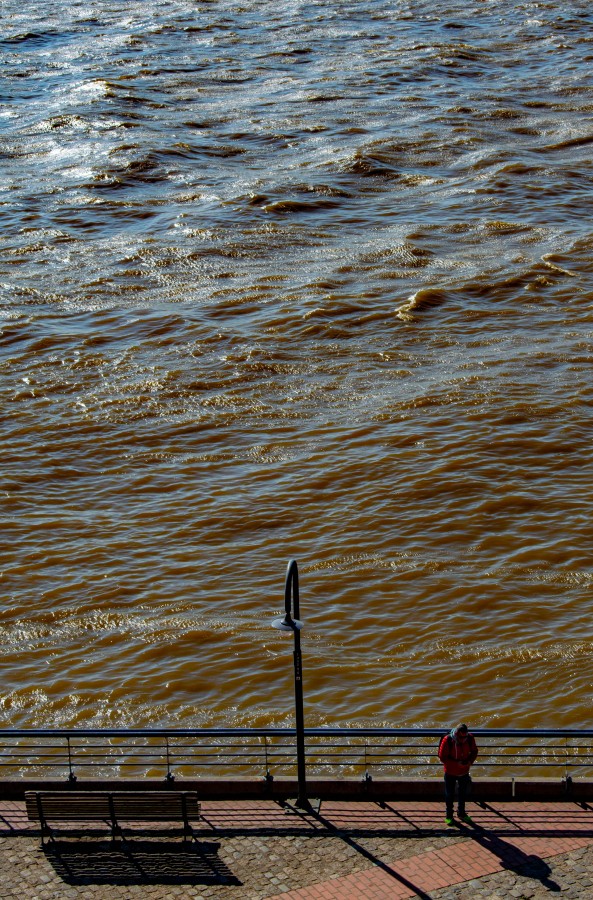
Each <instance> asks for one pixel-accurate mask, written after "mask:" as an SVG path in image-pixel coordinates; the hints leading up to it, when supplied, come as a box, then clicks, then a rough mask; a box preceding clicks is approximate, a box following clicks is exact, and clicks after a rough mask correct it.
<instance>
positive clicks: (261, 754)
mask: <svg viewBox="0 0 593 900" xmlns="http://www.w3.org/2000/svg"><path fill="white" fill-rule="evenodd" d="M472 733H473V734H474V736H475V738H476V740H477V743H478V746H479V750H480V755H479V757H478V759H477V761H476V763H475V765H474V768H473V770H472V771H473V772H475V773H476V774H477V775H478V776H479V775H480V774H481V775H486V774H488V775H492V776H505V777H510V776H513V777H521V776H523V777H525V776H548V777H560V778H568V777H569V776H570V777H571V778H574V777H579V776H581V777H587V776H588V775H591V774H592V773H593V730H590V731H589V730H551V729H535V730H533V729H531V730H520V729H475V730H473V731H472ZM443 734H444V730H443V729H436V728H308V729H305V755H306V766H307V774H308V776H310V777H311V776H316V777H323V776H327V777H332V776H334V775H339V776H342V777H362V778H364V779H367V780H368V779H370V778H374V777H380V776H383V777H393V778H401V777H416V776H422V775H438V774H439V773H440V771H441V769H440V764H439V761H438V758H437V747H438V742H439V739H440V737H442V735H443ZM296 771H297V754H296V731H295V729H289V728H287V729H273V728H255V729H248V728H216V729H100V730H98V729H34V730H33V729H0V778H2V777H3V778H19V777H28V778H30V777H46V778H47V777H51V778H62V777H64V778H66V779H69V780H70V781H75V780H76V779H77V778H97V777H98V778H102V777H105V778H122V777H129V778H137V777H151V778H165V779H167V780H169V781H172V780H173V779H174V778H176V777H177V778H184V777H186V778H196V777H202V778H203V777H212V776H231V775H233V776H236V775H242V776H250V777H254V778H267V779H268V780H270V779H272V778H274V777H275V776H293V775H294V774H295V773H296Z"/></svg>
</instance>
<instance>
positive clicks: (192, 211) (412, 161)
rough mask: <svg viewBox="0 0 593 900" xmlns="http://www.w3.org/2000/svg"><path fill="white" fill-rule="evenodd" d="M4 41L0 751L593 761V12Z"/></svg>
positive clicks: (119, 8)
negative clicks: (448, 752) (135, 743)
mask: <svg viewBox="0 0 593 900" xmlns="http://www.w3.org/2000/svg"><path fill="white" fill-rule="evenodd" d="M0 16H1V17H0V28H1V40H0V56H1V60H2V61H1V68H0V74H1V76H2V94H3V97H4V102H3V105H2V107H1V108H0V129H1V133H0V161H1V169H0V172H1V174H0V180H1V186H0V226H1V227H0V247H1V253H0V282H1V287H0V289H1V296H2V305H1V310H0V314H1V355H0V365H1V379H0V391H1V402H2V430H1V432H0V453H1V457H0V458H1V460H2V467H1V472H2V481H1V485H0V492H1V493H0V496H1V498H2V506H3V527H2V545H3V546H2V557H3V559H2V566H1V569H2V577H1V581H0V584H1V596H0V652H1V660H2V673H3V674H2V681H1V683H0V696H1V699H0V722H2V723H4V724H12V725H22V726H24V725H28V726H40V725H47V726H50V725H101V726H116V725H138V726H140V725H171V726H175V725H177V726H181V725H187V726H190V725H226V724H229V725H255V726H260V725H267V724H277V725H287V724H291V722H292V699H291V678H292V660H291V652H290V651H291V641H290V638H288V640H287V639H286V638H285V637H284V636H283V635H281V634H280V633H278V632H277V631H274V630H273V629H271V628H270V627H269V621H270V619H271V618H272V617H273V616H274V615H275V614H276V613H277V612H278V611H279V610H280V609H281V608H282V604H283V582H284V573H285V567H286V563H287V561H288V559H289V558H291V557H294V558H296V559H297V560H298V561H299V565H300V574H301V603H302V617H303V618H304V619H305V620H306V630H304V631H303V632H302V639H303V651H304V678H305V694H306V704H307V707H306V717H307V723H308V724H310V725H316V724H322V723H334V724H347V723H352V724H371V723H372V724H377V725H380V724H388V725H393V726H397V725H409V724H418V725H440V724H448V723H450V722H451V721H455V720H457V719H459V718H461V717H463V718H465V719H467V720H468V721H470V722H471V723H472V724H473V725H474V726H482V727H484V726H495V725H516V726H518V725H522V726H544V725H550V726H577V727H578V726H585V725H590V722H589V720H588V714H589V709H590V705H591V695H592V678H593V675H592V663H593V643H592V633H593V614H592V606H591V588H592V580H593V567H592V565H591V553H592V549H593V524H592V520H593V500H592V492H591V483H592V481H593V462H592V460H591V452H590V434H591V424H590V418H591V417H590V409H591V400H592V393H593V391H592V386H593V379H592V374H591V365H592V361H593V314H592V304H591V300H592V297H593V225H592V215H591V209H592V205H591V204H592V193H591V190H592V178H593V163H592V152H593V80H592V76H591V72H592V71H593V67H592V65H591V62H592V60H593V28H592V26H593V13H592V12H591V5H590V3H588V2H586V0H572V2H543V3H516V2H512V3H511V2H510V0H502V2H500V0H496V2H494V0H484V2H472V0H470V2H469V3H452V2H449V3H447V2H445V0H431V2H430V3H429V2H425V0H419V2H414V0H409V2H404V0H402V2H395V0H392V2H386V0H370V2H366V0H365V2H362V0H361V2H335V3H327V2H324V3H321V2H296V0H294V2H290V0H287V2H285V3H283V4H278V3H271V2H266V0H263V2H259V3H257V4H256V3H251V2H250V3H245V4H238V3H235V2H232V0H214V2H207V3H206V2H189V0H170V2H157V0H147V2H144V3H141V4H140V3H126V2H120V3H117V2H115V0H112V2H107V0H85V2H84V3H72V4H63V3H59V2H57V0H39V2H37V3H35V4H33V8H30V5H29V6H27V5H23V4H22V3H17V2H16V0H5V2H4V3H3V5H2V10H1V13H0Z"/></svg>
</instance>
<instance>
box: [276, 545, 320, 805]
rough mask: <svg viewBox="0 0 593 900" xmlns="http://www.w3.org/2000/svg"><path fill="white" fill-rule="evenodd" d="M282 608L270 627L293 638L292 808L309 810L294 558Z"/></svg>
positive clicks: (296, 574) (287, 573)
mask: <svg viewBox="0 0 593 900" xmlns="http://www.w3.org/2000/svg"><path fill="white" fill-rule="evenodd" d="M284 609H285V615H284V618H283V619H274V621H273V622H272V625H273V626H274V628H278V629H279V630H280V631H292V633H293V635H294V653H293V658H294V706H295V725H296V750H297V777H298V795H297V800H296V806H297V807H298V808H299V809H310V808H311V804H310V803H309V800H308V799H307V776H306V771H305V716H304V712H303V661H302V657H301V628H302V627H303V623H302V622H300V621H299V570H298V566H297V564H296V560H294V559H291V560H290V562H289V563H288V567H287V569H286V582H285V585H284ZM293 612H294V616H293Z"/></svg>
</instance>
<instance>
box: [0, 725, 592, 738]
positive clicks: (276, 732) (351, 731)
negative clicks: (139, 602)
mask: <svg viewBox="0 0 593 900" xmlns="http://www.w3.org/2000/svg"><path fill="white" fill-rule="evenodd" d="M471 732H472V734H473V735H475V736H479V737H488V736H492V737H589V738H593V729H574V728H573V729H569V728H528V729H525V728H472V729H471ZM445 733H447V729H446V728H305V736H308V737H329V736H335V737H340V736H343V737H348V738H351V737H353V736H354V737H379V736H382V737H386V736H392V737H399V736H401V737H439V736H442V735H443V734H445ZM294 734H295V729H294V728H163V729H156V728H105V729H103V728H70V729H66V728H6V729H2V728H0V739H1V738H2V735H6V736H10V737H69V738H75V737H100V738H107V737H118V736H122V737H153V738H158V737H200V736H204V737H213V736H214V735H217V736H219V737H225V736H228V737H238V736H245V737H267V738H274V737H280V738H282V737H291V736H293V735H294Z"/></svg>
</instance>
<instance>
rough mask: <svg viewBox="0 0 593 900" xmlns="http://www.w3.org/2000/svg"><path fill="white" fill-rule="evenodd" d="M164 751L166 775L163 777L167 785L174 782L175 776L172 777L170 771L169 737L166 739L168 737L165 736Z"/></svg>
mask: <svg viewBox="0 0 593 900" xmlns="http://www.w3.org/2000/svg"><path fill="white" fill-rule="evenodd" d="M165 750H166V753H167V774H166V775H165V781H166V782H167V783H168V784H171V783H172V782H173V781H175V776H174V775H173V773H172V771H171V760H170V757H169V737H168V735H165Z"/></svg>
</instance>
